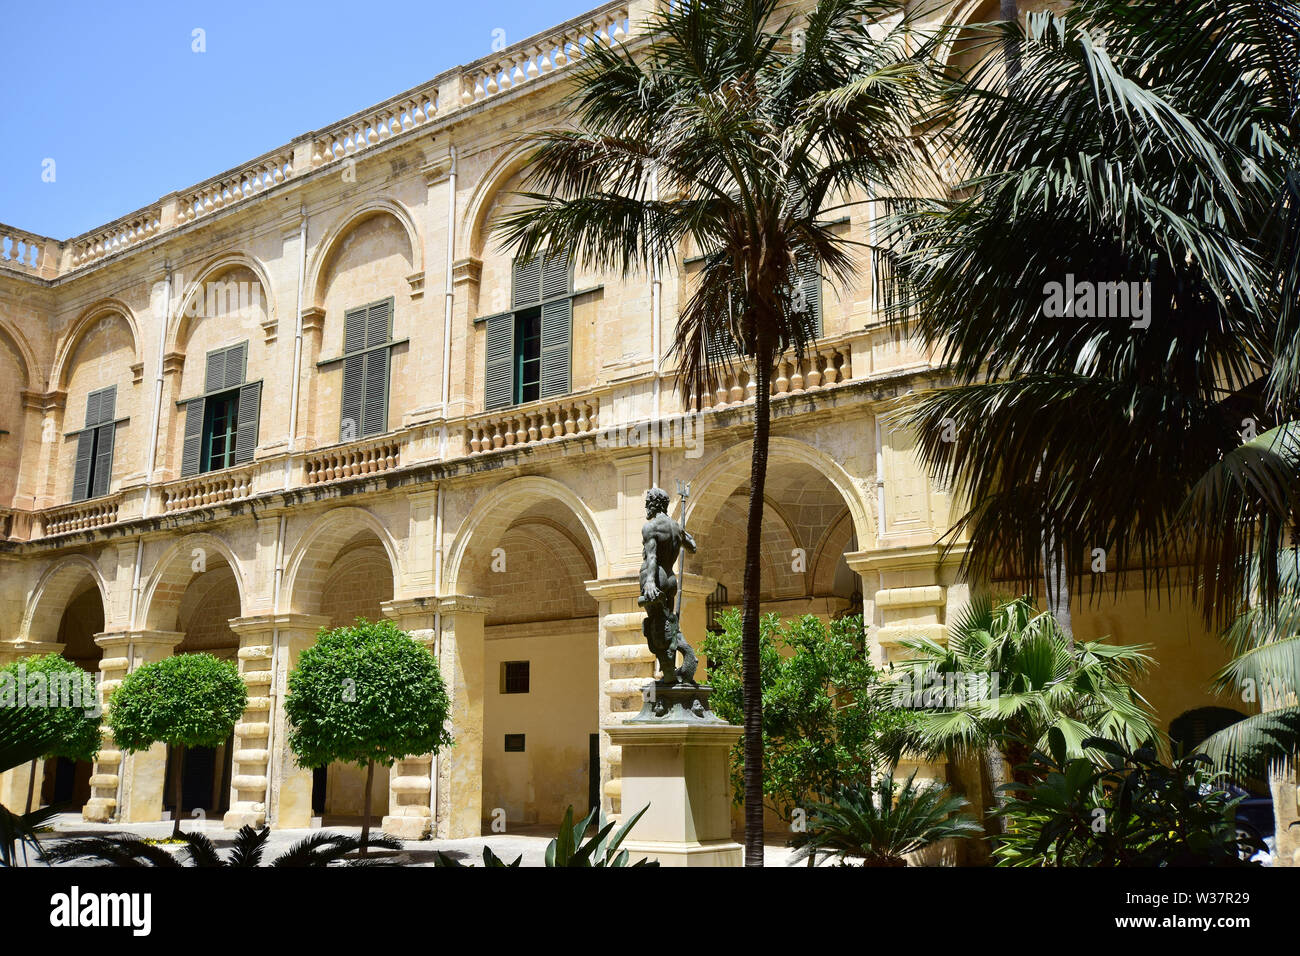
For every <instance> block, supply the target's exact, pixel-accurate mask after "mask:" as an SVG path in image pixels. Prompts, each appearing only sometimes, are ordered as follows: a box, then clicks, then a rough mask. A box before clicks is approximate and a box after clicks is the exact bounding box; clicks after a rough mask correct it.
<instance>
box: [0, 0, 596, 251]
mask: <svg viewBox="0 0 1300 956" xmlns="http://www.w3.org/2000/svg"><path fill="white" fill-rule="evenodd" d="M593 6H595V0H492V2H491V3H483V2H479V3H474V2H463V0H462V2H455V3H448V2H445V0H436V2H424V3H418V2H403V0H364V2H356V0H353V2H334V0H323V2H314V3H310V4H295V3H265V2H250V3H238V4H231V3H229V2H225V3H209V2H193V3H190V2H176V0H172V2H170V3H167V2H153V0H146V2H128V3H120V4H110V3H103V2H100V3H85V2H61V3H24V4H18V3H15V2H13V0H9V2H7V3H5V5H4V10H3V13H2V14H0V64H4V67H3V69H0V77H2V78H0V88H2V89H3V91H4V92H3V93H0V119H2V120H3V123H2V124H0V128H3V129H4V131H5V136H4V139H5V145H4V148H3V149H0V222H3V223H7V224H9V225H11V226H15V227H17V228H19V229H29V230H31V231H33V232H36V233H39V234H41V235H46V236H53V237H54V238H56V239H68V238H71V237H72V236H75V235H78V234H79V233H82V232H85V231H86V230H88V229H91V228H93V227H95V226H98V225H101V224H103V223H106V222H110V221H112V220H113V219H116V218H117V217H118V216H122V215H125V214H126V213H128V212H131V211H133V210H135V209H138V208H140V207H141V206H144V205H146V204H148V203H150V202H152V201H154V200H155V199H157V198H158V197H160V196H163V195H165V194H167V193H169V192H171V191H173V190H176V189H181V188H183V187H185V186H190V185H193V184H194V183H197V182H201V181H202V180H204V179H206V178H207V177H209V176H212V175H215V174H216V173H219V172H221V171H222V170H224V169H229V168H230V167H232V166H235V165H237V164H239V163H241V162H243V161H244V160H247V159H252V158H253V157H254V156H258V155H260V154H262V153H264V152H266V151H267V150H269V149H271V148H273V147H275V146H278V145H280V144H282V143H287V142H289V141H290V140H292V139H293V138H295V137H296V136H299V135H300V134H302V133H305V132H307V131H308V130H312V129H320V128H322V127H325V126H327V125H329V124H330V123H331V122H333V121H335V120H337V119H340V118H342V117H344V116H347V115H348V114H350V113H353V112H355V111H356V110H359V109H362V108H363V107H366V106H369V105H370V104H372V103H377V102H379V101H381V100H383V99H386V98H387V97H389V96H393V95H395V94H397V93H400V92H402V91H403V90H405V89H408V88H409V87H412V86H415V85H416V84H417V83H421V82H423V81H424V80H427V79H430V78H431V77H433V76H435V75H436V74H438V73H440V72H442V71H443V70H445V69H447V68H449V67H452V66H455V65H457V64H460V63H468V62H469V61H471V60H474V59H477V58H478V57H480V56H484V55H485V54H487V53H490V52H491V51H492V49H493V39H494V33H493V31H495V30H503V31H505V32H504V42H505V43H507V44H509V43H514V42H516V41H518V40H522V39H524V38H526V37H528V36H530V35H532V34H534V33H537V32H539V31H541V30H545V29H546V28H548V27H551V26H554V25H556V24H558V23H562V22H564V21H565V20H567V19H570V18H571V17H574V16H577V15H578V14H580V13H582V12H583V11H585V10H589V9H591V8H592V7H593ZM195 29H201V30H203V31H204V34H203V40H204V45H205V46H206V51H205V52H202V53H196V52H194V51H193V49H192V47H193V45H194V42H195V41H194V33H193V31H194V30H195ZM499 46H500V44H498V48H499ZM51 159H52V160H53V161H54V164H53V175H54V181H53V182H45V181H43V179H42V173H43V171H46V170H48V169H49V168H50V167H49V164H48V163H47V162H46V160H51Z"/></svg>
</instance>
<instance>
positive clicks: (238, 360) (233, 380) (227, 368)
mask: <svg viewBox="0 0 1300 956" xmlns="http://www.w3.org/2000/svg"><path fill="white" fill-rule="evenodd" d="M247 364H248V343H247V342H241V343H240V344H239V345H232V346H230V347H229V348H224V349H217V350H215V351H213V352H209V353H208V364H207V368H206V370H205V374H204V376H203V391H204V392H207V393H209V394H211V393H212V392H223V391H225V390H226V389H229V388H236V387H238V386H239V385H240V384H241V383H242V382H243V381H244V372H245V369H246V366H247Z"/></svg>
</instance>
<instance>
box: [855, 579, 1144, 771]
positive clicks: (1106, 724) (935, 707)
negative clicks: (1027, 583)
mask: <svg viewBox="0 0 1300 956" xmlns="http://www.w3.org/2000/svg"><path fill="white" fill-rule="evenodd" d="M902 644H903V647H904V648H905V649H906V650H907V651H909V652H910V653H911V654H912V655H914V656H913V657H912V658H910V659H908V660H904V661H901V662H899V664H898V665H897V666H899V667H901V668H902V669H903V676H902V679H901V680H900V681H899V682H898V685H897V686H896V687H895V688H894V691H893V695H894V697H895V699H896V700H897V701H898V702H899V703H900V704H902V705H903V706H905V707H912V708H915V709H916V716H915V718H914V719H913V720H911V721H908V722H906V723H903V724H901V725H900V726H898V727H897V728H894V729H892V730H890V731H888V732H887V734H886V735H885V737H884V739H883V740H882V742H881V747H882V749H883V750H884V752H885V753H886V754H887V755H888V756H890V757H892V758H893V759H898V757H900V756H901V755H902V754H904V753H907V752H911V753H916V754H919V755H922V756H925V757H928V758H935V757H939V756H942V755H945V754H955V755H958V756H968V757H979V758H984V757H985V755H986V754H987V753H988V750H989V748H990V747H993V748H996V749H997V750H998V751H1000V753H1001V754H1002V755H1003V756H1004V757H1005V759H1006V761H1007V762H1008V763H1010V764H1011V766H1012V767H1019V766H1021V765H1023V764H1024V763H1025V762H1026V761H1027V759H1028V757H1029V755H1030V754H1031V753H1032V751H1033V750H1034V749H1036V748H1037V749H1041V748H1043V747H1045V746H1047V737H1048V734H1049V732H1050V731H1052V730H1053V729H1056V730H1059V731H1060V732H1061V734H1062V736H1063V738H1064V740H1065V743H1066V747H1067V753H1068V754H1069V755H1070V756H1081V755H1082V754H1083V752H1084V746H1083V742H1084V741H1085V740H1086V739H1088V738H1089V737H1107V738H1109V739H1112V740H1119V741H1122V742H1124V743H1125V744H1126V745H1128V746H1129V748H1130V749H1133V748H1137V747H1140V746H1143V745H1146V744H1148V743H1150V742H1152V741H1155V740H1157V739H1158V738H1159V736H1160V732H1159V730H1158V729H1157V728H1156V726H1155V724H1154V723H1153V721H1152V718H1151V715H1150V712H1149V709H1148V707H1147V704H1146V701H1145V700H1144V699H1143V698H1142V696H1141V695H1140V694H1138V693H1137V692H1136V691H1135V690H1133V688H1132V686H1131V684H1132V681H1133V680H1134V679H1135V678H1136V677H1138V676H1140V675H1141V674H1143V673H1144V672H1145V670H1146V668H1147V666H1148V665H1149V663H1150V658H1149V657H1148V656H1147V655H1146V653H1145V651H1146V648H1145V647H1142V646H1138V645H1122V644H1107V643H1104V642H1101V641H1091V642H1078V643H1073V642H1072V641H1071V640H1070V639H1069V637H1068V636H1067V635H1066V634H1065V632H1064V631H1063V630H1062V629H1061V627H1060V625H1059V623H1058V622H1057V620H1056V618H1055V617H1053V616H1052V614H1051V613H1049V612H1039V611H1037V610H1036V609H1035V608H1034V606H1033V604H1032V603H1030V601H1029V600H1028V599H1027V598H1023V597H1022V598H1017V599H1016V600H1014V601H1007V602H1003V603H1001V604H998V605H997V606H996V607H995V606H994V604H993V602H991V601H989V600H987V599H984V598H977V599H975V600H973V601H972V602H971V604H970V605H969V607H968V608H967V609H966V610H965V611H963V612H962V614H961V615H960V616H959V618H958V620H957V621H956V622H954V623H953V625H952V626H951V627H950V628H949V636H948V641H947V646H944V645H943V644H940V643H938V642H937V641H933V640H930V639H928V638H921V639H913V640H906V641H903V642H902ZM989 769H990V778H991V783H993V784H994V785H996V784H997V783H998V782H999V778H1000V776H1001V774H1000V772H999V770H998V768H996V767H990V768H989Z"/></svg>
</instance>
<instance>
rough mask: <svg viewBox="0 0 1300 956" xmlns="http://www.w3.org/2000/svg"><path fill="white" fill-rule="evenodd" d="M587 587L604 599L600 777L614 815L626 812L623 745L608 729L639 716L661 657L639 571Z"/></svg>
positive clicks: (604, 806)
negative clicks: (649, 635)
mask: <svg viewBox="0 0 1300 956" xmlns="http://www.w3.org/2000/svg"><path fill="white" fill-rule="evenodd" d="M587 593H588V594H590V595H591V596H592V597H594V598H595V599H596V600H597V601H599V602H600V607H599V611H598V617H597V620H598V622H599V627H600V645H599V655H600V656H599V662H598V665H597V666H598V667H599V683H600V689H601V693H600V696H599V701H600V714H599V717H600V720H599V725H600V728H601V731H600V779H601V797H600V801H601V809H602V810H604V812H605V813H606V814H608V815H610V816H618V815H619V814H620V813H621V812H622V799H621V797H622V787H623V784H622V776H623V772H622V766H623V750H622V748H621V747H620V746H618V745H617V744H616V743H614V742H612V741H611V740H610V736H609V732H608V730H607V729H606V728H607V726H608V725H610V724H617V723H619V722H621V721H623V720H626V719H627V718H629V717H633V716H635V715H636V714H637V712H638V711H639V710H640V709H641V702H642V697H641V688H642V687H644V686H645V685H646V684H648V683H650V682H651V681H653V680H654V674H655V657H654V654H652V653H651V652H650V648H649V647H647V646H646V641H645V635H644V633H643V632H642V630H641V622H642V621H643V620H645V611H643V610H642V609H641V608H640V607H638V606H637V603H636V599H637V598H638V597H639V596H640V594H641V582H640V580H639V579H638V578H636V577H620V578H605V579H603V580H599V581H588V582H587Z"/></svg>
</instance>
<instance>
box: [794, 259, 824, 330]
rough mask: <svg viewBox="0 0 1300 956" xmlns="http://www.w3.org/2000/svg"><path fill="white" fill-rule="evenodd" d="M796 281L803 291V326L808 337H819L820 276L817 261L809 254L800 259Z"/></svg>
mask: <svg viewBox="0 0 1300 956" xmlns="http://www.w3.org/2000/svg"><path fill="white" fill-rule="evenodd" d="M797 281H798V283H799V289H800V290H801V291H802V292H803V302H804V309H805V313H804V316H805V322H804V328H806V329H807V330H808V338H810V339H819V338H821V335H822V277H821V271H820V269H819V268H818V265H817V261H816V260H815V259H813V258H812V257H811V256H808V257H805V258H804V259H802V260H801V261H800V263H799V272H798V277H797Z"/></svg>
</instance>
